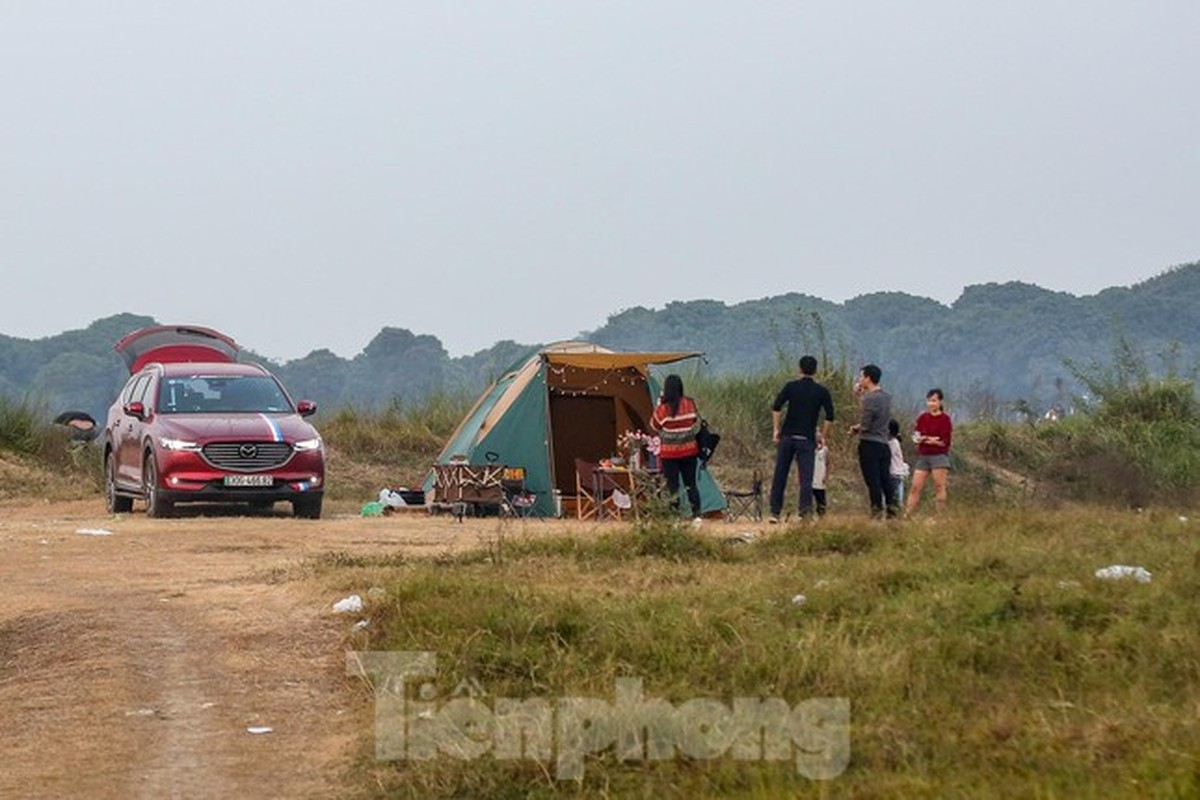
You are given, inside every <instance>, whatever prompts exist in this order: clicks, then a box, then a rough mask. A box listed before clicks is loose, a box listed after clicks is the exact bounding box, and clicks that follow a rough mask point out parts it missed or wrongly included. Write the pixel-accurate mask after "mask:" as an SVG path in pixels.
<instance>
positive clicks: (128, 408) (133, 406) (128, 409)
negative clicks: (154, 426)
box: [125, 401, 146, 419]
mask: <svg viewBox="0 0 1200 800" xmlns="http://www.w3.org/2000/svg"><path fill="white" fill-rule="evenodd" d="M125 413H126V414H128V415H129V416H131V417H136V418H137V419H145V418H146V405H145V404H144V403H141V402H137V401H135V402H133V403H127V404H126V405H125Z"/></svg>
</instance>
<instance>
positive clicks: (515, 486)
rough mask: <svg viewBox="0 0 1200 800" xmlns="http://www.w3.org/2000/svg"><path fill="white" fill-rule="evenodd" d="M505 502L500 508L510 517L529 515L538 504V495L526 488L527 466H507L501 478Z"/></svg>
mask: <svg viewBox="0 0 1200 800" xmlns="http://www.w3.org/2000/svg"><path fill="white" fill-rule="evenodd" d="M500 489H501V491H503V492H504V502H503V503H502V504H501V506H500V510H501V511H503V512H504V513H505V514H507V515H508V516H510V517H528V516H529V515H531V514H532V513H533V507H534V505H536V504H537V495H536V494H534V493H533V492H530V491H528V490H526V488H525V468H524V467H505V468H504V472H503V473H502V474H501V478H500Z"/></svg>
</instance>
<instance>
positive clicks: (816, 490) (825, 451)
mask: <svg viewBox="0 0 1200 800" xmlns="http://www.w3.org/2000/svg"><path fill="white" fill-rule="evenodd" d="M828 470H829V448H828V447H826V446H825V440H824V439H817V449H816V450H814V451H813V480H812V488H813V503H814V505H815V506H816V508H817V516H818V517H823V516H825V473H826V472H828Z"/></svg>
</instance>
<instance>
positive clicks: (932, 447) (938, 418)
mask: <svg viewBox="0 0 1200 800" xmlns="http://www.w3.org/2000/svg"><path fill="white" fill-rule="evenodd" d="M914 427H915V429H916V431H917V433H919V434H921V435H922V436H937V437H938V438H939V439H941V440H942V443H941V444H940V445H939V444H927V443H925V442H918V443H917V452H918V453H919V454H920V455H923V456H941V455H945V454H946V453H949V452H950V434H951V432H952V431H953V430H954V426H953V425H951V424H950V415H949V414H947V413H946V412H944V411H943V412H942V413H941V414H930V413H929V412H928V411H926V412H924V413H923V414H921V416H919V417H917V424H916V425H915V426H914Z"/></svg>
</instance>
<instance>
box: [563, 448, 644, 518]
mask: <svg viewBox="0 0 1200 800" xmlns="http://www.w3.org/2000/svg"><path fill="white" fill-rule="evenodd" d="M631 506H632V500H631V497H630V492H629V491H628V489H627V488H626V487H623V486H621V484H620V483H619V482H618V481H617V479H616V478H615V477H614V476H613V475H612V474H610V473H607V472H605V471H604V470H603V469H601V468H600V465H599V464H596V463H595V462H592V461H584V460H583V459H582V458H577V459H575V516H576V518H577V519H604V518H605V517H614V518H616V519H620V518H621V514H622V512H623V511H625V510H627V509H629V508H630V507H631Z"/></svg>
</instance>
